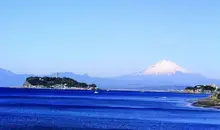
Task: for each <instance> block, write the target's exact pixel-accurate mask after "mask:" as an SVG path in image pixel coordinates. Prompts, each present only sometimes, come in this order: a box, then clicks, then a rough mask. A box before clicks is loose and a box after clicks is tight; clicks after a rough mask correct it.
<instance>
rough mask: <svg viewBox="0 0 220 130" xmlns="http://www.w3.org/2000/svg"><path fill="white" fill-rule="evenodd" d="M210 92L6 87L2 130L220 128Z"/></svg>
mask: <svg viewBox="0 0 220 130" xmlns="http://www.w3.org/2000/svg"><path fill="white" fill-rule="evenodd" d="M207 96H208V95H205V94H184V93H167V92H129V91H127V92H125V91H99V93H94V91H73V90H45V89H15V88H0V129H1V130H77V129H79V130H84V129H85V130H87V129H88V130H89V129H91V130H92V129H94V130H100V129H113V130H117V129H118V130H219V129H220V111H219V110H216V109H212V108H199V107H193V106H191V102H194V101H195V100H197V99H201V98H205V97H207Z"/></svg>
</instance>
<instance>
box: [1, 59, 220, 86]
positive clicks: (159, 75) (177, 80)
mask: <svg viewBox="0 0 220 130" xmlns="http://www.w3.org/2000/svg"><path fill="white" fill-rule="evenodd" d="M163 65H165V66H166V67H164V68H162V69H159V70H160V71H158V70H155V68H161V66H163ZM169 65H171V66H169ZM158 66H159V67H158ZM149 70H150V71H149ZM140 72H141V73H140ZM144 72H146V73H144ZM56 74H57V73H52V74H48V75H43V76H49V77H55V76H56ZM30 76H38V75H30V74H16V73H13V72H11V71H8V70H4V69H0V87H10V86H22V85H23V83H24V82H25V80H26V78H27V77H30ZM41 76H42V75H41ZM59 76H60V77H69V78H73V79H75V80H77V81H79V82H85V83H88V84H93V83H94V84H97V86H98V87H100V88H146V89H161V88H163V89H165V88H167V89H169V86H170V88H173V87H171V86H176V87H174V88H175V89H182V88H184V87H186V86H188V85H198V84H217V85H220V80H217V79H210V78H207V77H205V76H203V75H201V74H195V73H192V72H189V71H187V70H186V69H184V68H182V67H180V66H178V65H177V64H176V63H174V62H171V61H167V60H162V61H161V62H157V63H156V64H154V65H152V66H150V67H148V68H147V69H145V71H139V72H137V73H136V74H134V73H133V74H129V75H124V76H118V77H112V78H100V77H91V76H88V75H85V74H84V75H79V74H75V73H72V72H60V73H59ZM162 86H167V87H162ZM177 86H182V87H177ZM174 88H173V89H174Z"/></svg>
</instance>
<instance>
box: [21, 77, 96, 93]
mask: <svg viewBox="0 0 220 130" xmlns="http://www.w3.org/2000/svg"><path fill="white" fill-rule="evenodd" d="M23 87H24V88H50V89H79V90H80V89H82V90H97V89H98V88H97V86H96V85H95V84H90V85H88V84H86V83H81V82H78V81H76V80H74V79H71V78H67V77H64V78H60V77H28V78H27V79H26V81H25V83H24V85H23Z"/></svg>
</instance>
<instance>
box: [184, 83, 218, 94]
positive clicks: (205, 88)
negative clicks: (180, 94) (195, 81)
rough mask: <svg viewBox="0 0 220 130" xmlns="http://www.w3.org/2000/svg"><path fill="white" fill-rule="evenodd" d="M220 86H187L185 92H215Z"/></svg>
mask: <svg viewBox="0 0 220 130" xmlns="http://www.w3.org/2000/svg"><path fill="white" fill-rule="evenodd" d="M218 90H219V88H218V87H217V86H216V85H196V86H194V87H191V86H190V87H186V88H185V90H184V91H185V92H187V93H214V92H216V91H218Z"/></svg>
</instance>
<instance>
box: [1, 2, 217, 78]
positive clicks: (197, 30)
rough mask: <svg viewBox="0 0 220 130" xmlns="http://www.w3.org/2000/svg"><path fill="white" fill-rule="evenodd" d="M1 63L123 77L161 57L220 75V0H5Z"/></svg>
mask: <svg viewBox="0 0 220 130" xmlns="http://www.w3.org/2000/svg"><path fill="white" fill-rule="evenodd" d="M0 17H1V20H0V48H1V50H0V59H1V61H0V68H4V69H9V70H12V71H14V72H17V73H35V74H45V73H51V72H57V71H69V72H74V73H79V74H83V73H88V74H89V75H92V76H115V75H124V74H129V73H133V72H136V71H140V70H143V69H145V68H146V67H148V66H150V65H151V64H153V63H155V62H157V61H159V60H163V59H166V60H171V61H174V62H176V63H177V64H179V65H181V66H182V67H184V68H186V69H188V70H190V71H192V72H198V73H202V74H204V75H207V76H209V77H215V78H220V1H219V0H182V1H180V0H166V1H165V0H93V1H91V0H75V1H74V0H32V1H30V0H19V1H18V0H7V1H6V0H5V1H1V2H0Z"/></svg>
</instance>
